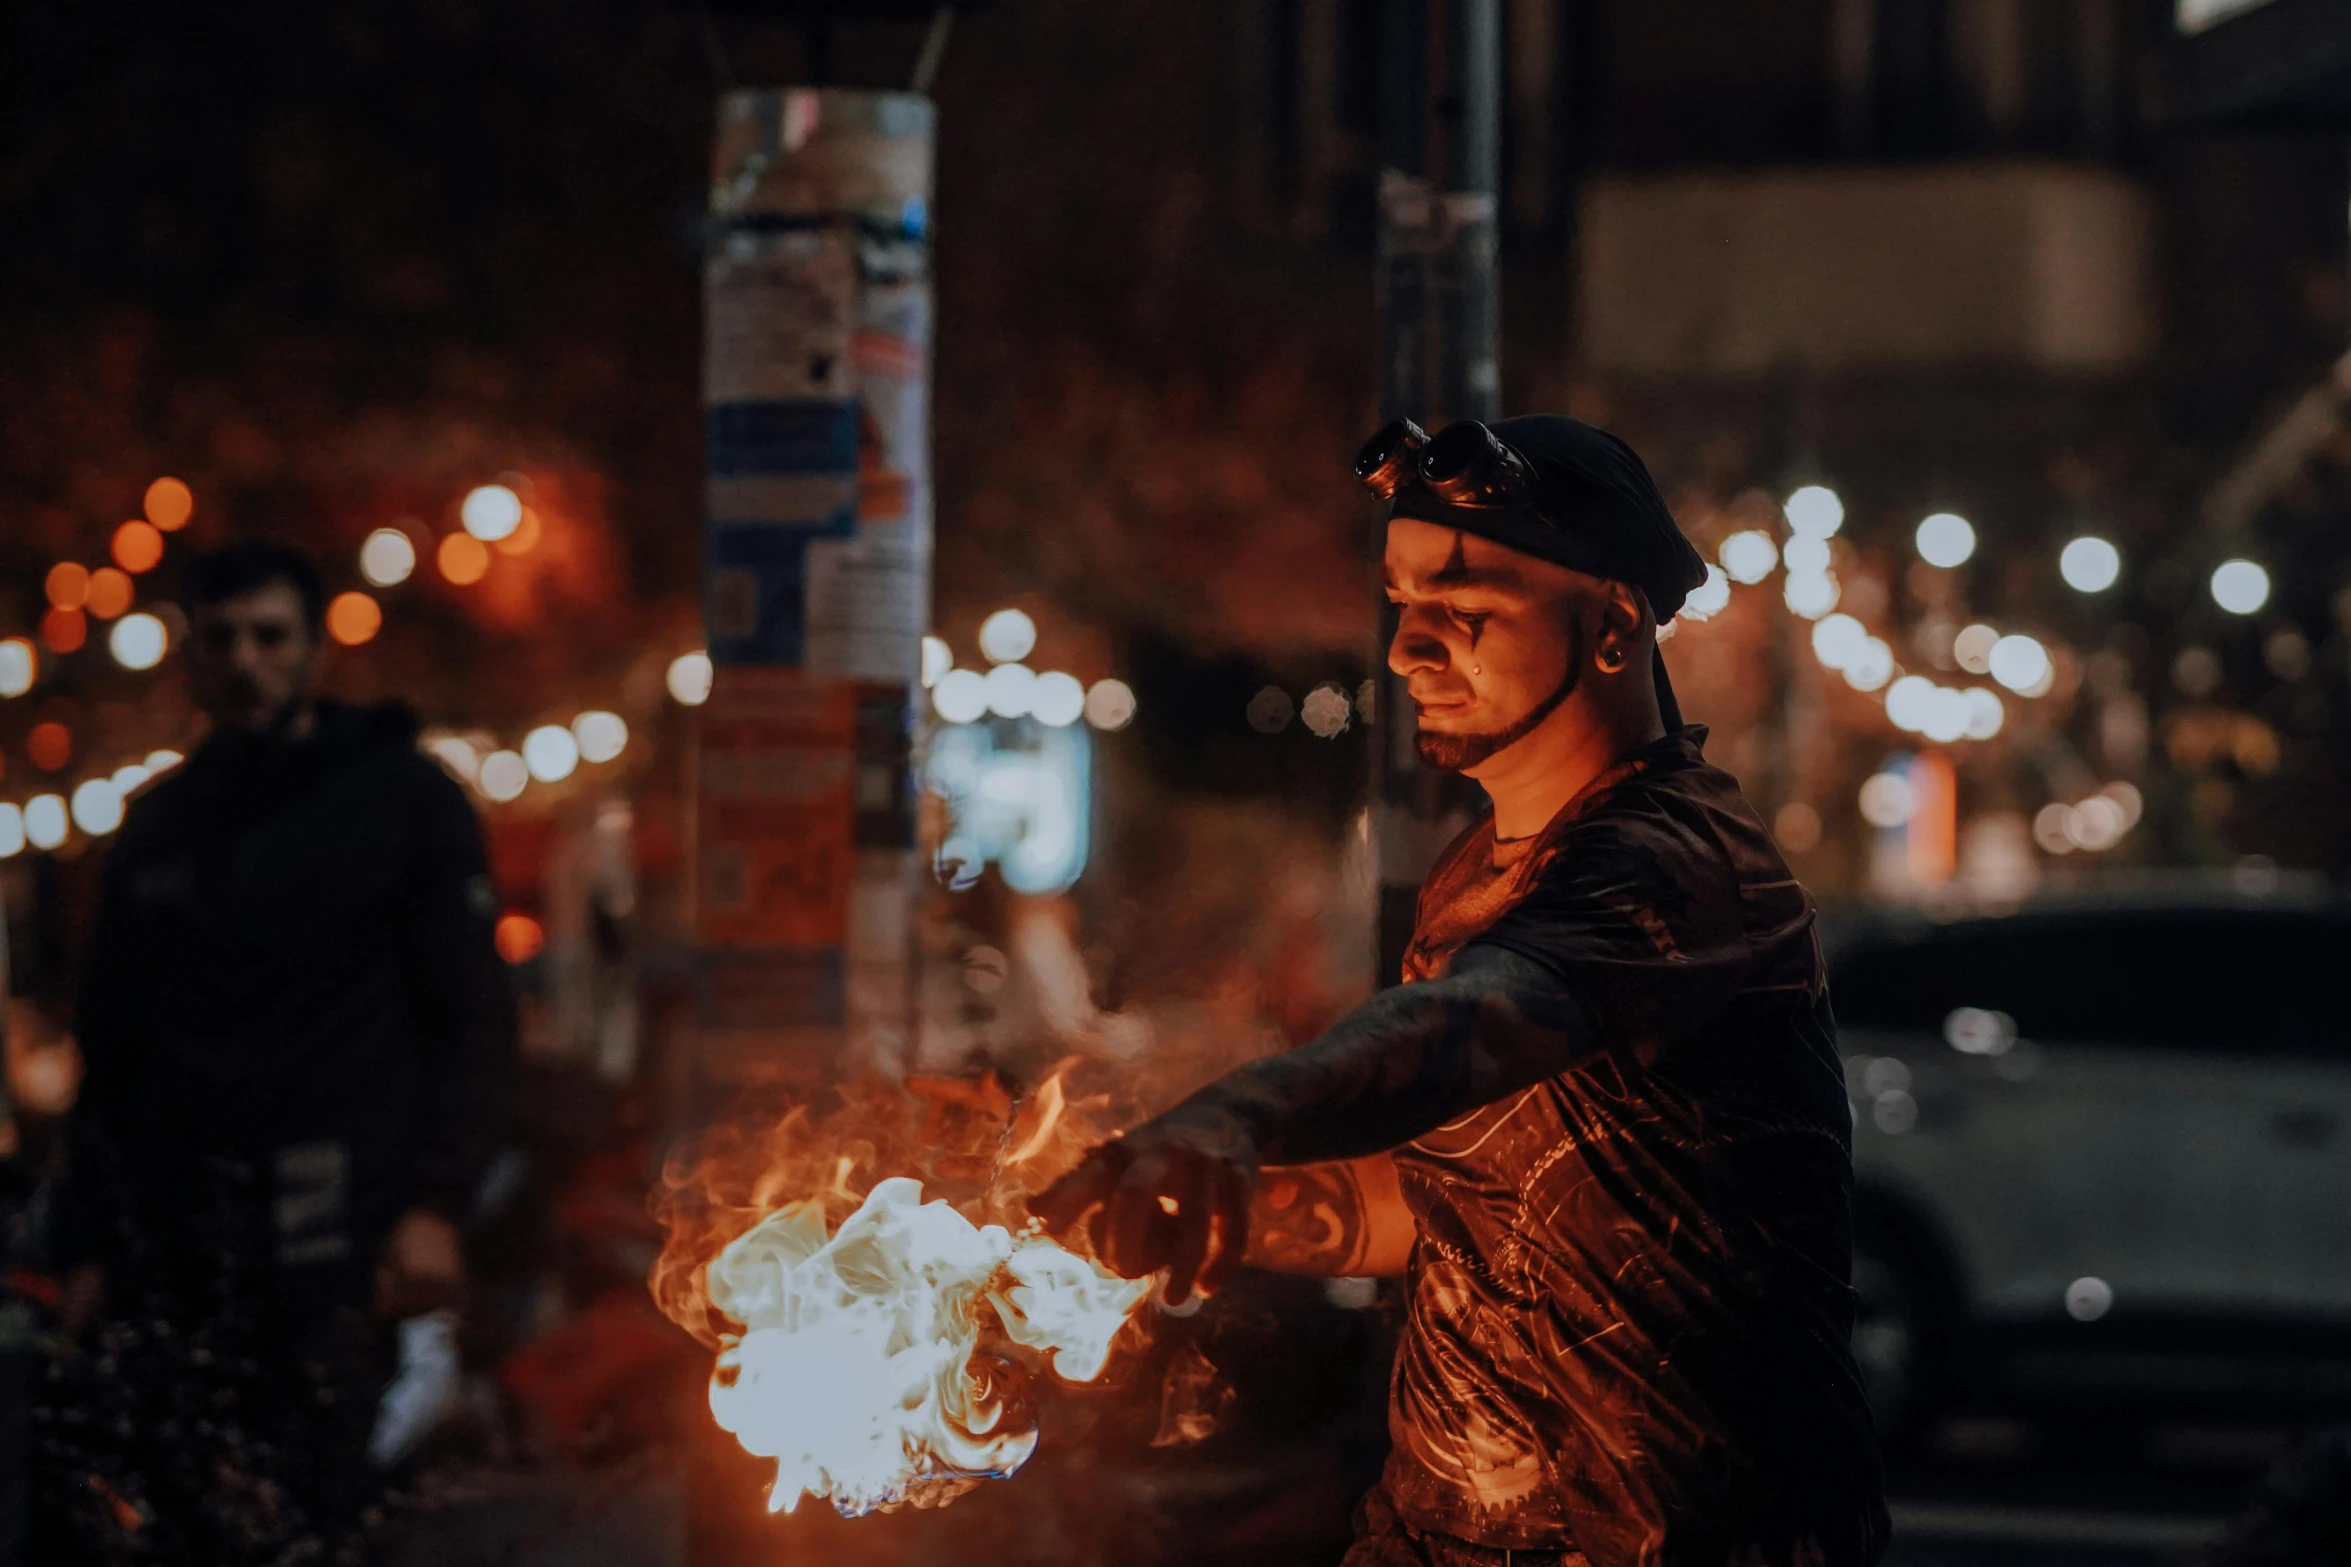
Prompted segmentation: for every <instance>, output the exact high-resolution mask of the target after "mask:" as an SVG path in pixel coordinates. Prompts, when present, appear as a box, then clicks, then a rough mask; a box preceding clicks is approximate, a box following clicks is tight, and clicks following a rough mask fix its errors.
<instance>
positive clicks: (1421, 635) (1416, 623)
mask: <svg viewBox="0 0 2351 1567" xmlns="http://www.w3.org/2000/svg"><path fill="white" fill-rule="evenodd" d="M1450 662H1451V660H1450V659H1449V658H1448V657H1447V656H1446V652H1445V642H1444V639H1443V638H1441V637H1439V636H1437V635H1435V634H1434V632H1433V631H1432V630H1431V628H1430V626H1429V621H1428V617H1427V615H1426V614H1425V613H1424V612H1422V611H1419V610H1415V609H1409V608H1408V609H1406V610H1405V611H1404V612H1403V614H1401V615H1399V616H1398V617H1397V619H1396V635H1395V636H1394V637H1392V638H1390V639H1389V642H1388V667H1389V668H1390V669H1392V670H1394V671H1395V672H1396V673H1397V674H1399V675H1403V676H1406V677H1408V678H1409V677H1410V676H1412V675H1413V674H1415V673H1417V672H1419V671H1421V670H1424V669H1443V668H1444V667H1445V666H1446V665H1447V664H1448V663H1450Z"/></svg>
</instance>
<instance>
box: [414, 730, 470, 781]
mask: <svg viewBox="0 0 2351 1567" xmlns="http://www.w3.org/2000/svg"><path fill="white" fill-rule="evenodd" d="M424 748H425V750H426V751H427V752H429V753H430V754H431V755H432V757H433V759H434V760H435V761H437V762H439V763H440V764H441V765H442V766H443V767H445V768H447V769H448V770H449V775H450V776H451V777H452V778H455V779H456V780H457V781H458V782H459V783H465V784H474V783H479V782H480V781H481V776H482V754H481V753H480V752H479V751H476V750H475V749H474V748H473V742H472V741H470V740H468V739H466V738H465V736H463V735H452V734H438V735H434V736H432V737H431V738H430V739H428V740H426V741H425V743H424Z"/></svg>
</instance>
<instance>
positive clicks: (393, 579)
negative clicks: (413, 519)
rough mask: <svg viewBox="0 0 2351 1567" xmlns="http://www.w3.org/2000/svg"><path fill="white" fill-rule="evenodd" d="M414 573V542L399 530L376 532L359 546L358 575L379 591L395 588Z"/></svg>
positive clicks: (383, 529) (388, 529) (386, 529)
mask: <svg viewBox="0 0 2351 1567" xmlns="http://www.w3.org/2000/svg"><path fill="white" fill-rule="evenodd" d="M415 570H416V541H415V540H414V539H411V538H410V537H409V536H408V535H407V534H405V533H402V532H401V531H400V530H399V529H398V528H378V529H376V531H375V532H373V533H371V534H369V535H368V536H367V538H366V539H365V540H364V541H362V542H361V544H360V546H359V574H360V575H361V576H363V577H365V578H366V579H367V580H368V581H369V582H371V583H373V584H375V585H376V586H377V587H379V588H396V587H398V586H399V585H400V584H401V583H403V582H406V581H407V580H408V577H409V574H410V573H411V572H413V571H415Z"/></svg>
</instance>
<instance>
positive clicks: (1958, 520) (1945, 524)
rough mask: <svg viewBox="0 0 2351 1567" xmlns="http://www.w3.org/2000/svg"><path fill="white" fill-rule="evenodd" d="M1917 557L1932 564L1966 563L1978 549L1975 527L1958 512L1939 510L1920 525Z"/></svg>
mask: <svg viewBox="0 0 2351 1567" xmlns="http://www.w3.org/2000/svg"><path fill="white" fill-rule="evenodd" d="M1917 543H1918V558H1919V559H1920V560H1923V561H1925V562H1926V563H1927V564H1928V565H1930V566H1963V565H1965V564H1967V558H1968V557H1969V556H1970V555H1973V554H1974V553H1975V527H1974V525H1973V524H1972V523H1970V522H1969V521H1968V520H1967V519H1966V518H1965V517H1962V516H1960V515H1959V514H1958V513H1957V512H1950V511H1939V512H1936V513H1935V514H1934V515H1933V516H1931V517H1929V518H1927V519H1926V520H1925V521H1923V522H1921V523H1920V524H1919V525H1918V536H1917Z"/></svg>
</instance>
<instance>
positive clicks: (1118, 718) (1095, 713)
mask: <svg viewBox="0 0 2351 1567" xmlns="http://www.w3.org/2000/svg"><path fill="white" fill-rule="evenodd" d="M1134 721H1135V693H1134V689H1133V688H1132V687H1131V686H1129V685H1128V684H1127V683H1126V682H1125V681H1123V680H1097V681H1095V682H1094V683H1093V684H1092V685H1091V686H1088V687H1087V688H1086V722H1087V723H1089V724H1092V725H1093V726H1094V727H1095V728H1096V729H1100V730H1104V731H1109V730H1116V729H1124V728H1125V727H1126V726H1127V725H1129V724H1131V723H1133V722H1134Z"/></svg>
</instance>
